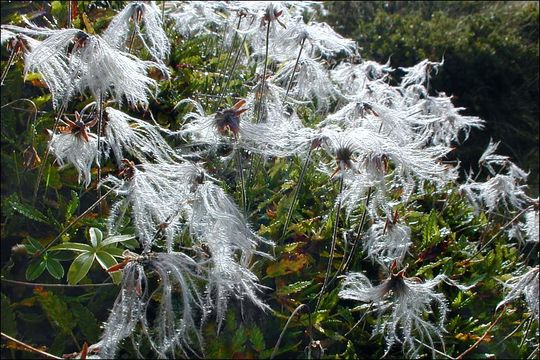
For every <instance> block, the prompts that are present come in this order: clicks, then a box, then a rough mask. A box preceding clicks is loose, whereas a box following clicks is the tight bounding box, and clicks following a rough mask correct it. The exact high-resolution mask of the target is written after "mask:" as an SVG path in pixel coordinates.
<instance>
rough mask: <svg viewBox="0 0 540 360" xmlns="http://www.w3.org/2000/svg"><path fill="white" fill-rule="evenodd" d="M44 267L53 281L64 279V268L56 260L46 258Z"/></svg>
mask: <svg viewBox="0 0 540 360" xmlns="http://www.w3.org/2000/svg"><path fill="white" fill-rule="evenodd" d="M46 267H47V271H48V272H49V274H51V276H52V277H54V278H55V279H58V280H60V279H61V278H62V277H64V268H63V267H62V264H60V262H59V261H58V260H56V259H53V258H51V257H48V258H47V261H46Z"/></svg>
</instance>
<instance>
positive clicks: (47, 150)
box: [32, 101, 67, 206]
mask: <svg viewBox="0 0 540 360" xmlns="http://www.w3.org/2000/svg"><path fill="white" fill-rule="evenodd" d="M66 105H67V104H66V102H65V101H63V102H62V106H61V107H60V110H59V111H58V115H57V116H56V119H55V120H54V125H53V130H52V135H53V136H54V134H55V133H56V128H57V127H58V123H59V122H60V118H61V117H62V115H64V111H65V110H66ZM51 140H52V139H51ZM50 151H51V141H49V142H48V144H47V149H45V155H43V161H42V163H41V166H40V167H39V171H38V176H37V180H36V184H35V186H34V194H33V195H32V206H34V205H35V204H36V199H37V193H38V190H39V183H40V181H41V178H42V176H43V170H44V169H45V164H46V163H47V158H48V157H49V153H50Z"/></svg>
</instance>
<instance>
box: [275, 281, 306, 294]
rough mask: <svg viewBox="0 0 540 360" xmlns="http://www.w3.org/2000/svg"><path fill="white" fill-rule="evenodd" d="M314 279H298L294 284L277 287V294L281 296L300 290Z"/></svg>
mask: <svg viewBox="0 0 540 360" xmlns="http://www.w3.org/2000/svg"><path fill="white" fill-rule="evenodd" d="M312 282H313V281H311V280H310V281H298V282H295V283H293V284H289V285H286V286H283V287H280V288H278V289H277V294H278V295H280V296H283V295H290V294H294V293H297V292H299V291H300V290H303V289H305V288H307V287H308V286H309V285H311V283H312Z"/></svg>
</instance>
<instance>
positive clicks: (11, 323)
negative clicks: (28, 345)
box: [0, 294, 17, 336]
mask: <svg viewBox="0 0 540 360" xmlns="http://www.w3.org/2000/svg"><path fill="white" fill-rule="evenodd" d="M1 306H2V307H1V311H0V319H1V322H0V324H1V328H2V332H3V333H5V334H8V335H11V336H15V335H17V322H16V320H15V313H14V312H13V310H12V309H11V307H10V306H9V299H8V297H7V296H6V295H4V294H2V305H1Z"/></svg>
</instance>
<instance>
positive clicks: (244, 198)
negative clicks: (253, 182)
mask: <svg viewBox="0 0 540 360" xmlns="http://www.w3.org/2000/svg"><path fill="white" fill-rule="evenodd" d="M235 140H236V144H235V145H236V146H235V148H236V149H235V151H236V166H237V168H238V176H239V177H240V193H241V197H242V211H243V212H244V214H246V211H247V195H246V184H245V182H244V169H243V166H242V150H241V148H240V147H239V146H238V140H237V139H235Z"/></svg>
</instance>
